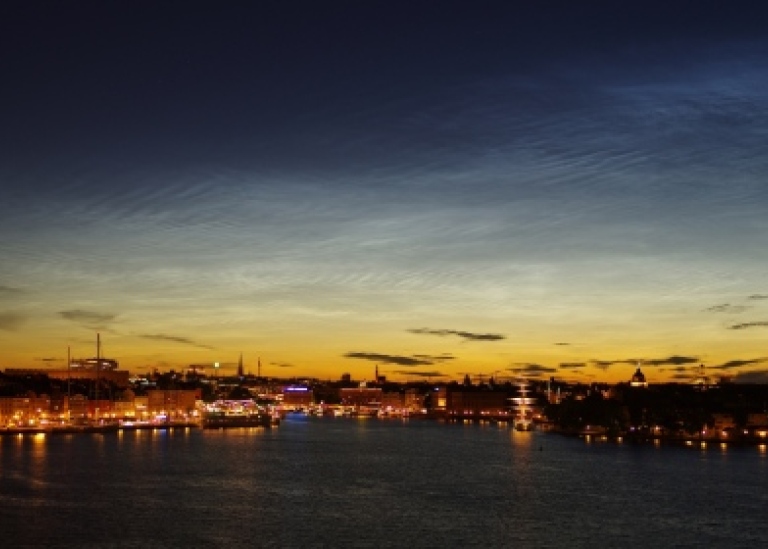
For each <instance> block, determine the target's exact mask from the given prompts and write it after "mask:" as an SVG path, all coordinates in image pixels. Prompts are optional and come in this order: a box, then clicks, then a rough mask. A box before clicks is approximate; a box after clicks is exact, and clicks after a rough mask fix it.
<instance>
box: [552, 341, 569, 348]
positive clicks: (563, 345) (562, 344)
mask: <svg viewBox="0 0 768 549" xmlns="http://www.w3.org/2000/svg"><path fill="white" fill-rule="evenodd" d="M555 345H560V346H561V347H565V346H566V345H570V343H562V342H558V343H555Z"/></svg>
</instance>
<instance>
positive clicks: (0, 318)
mask: <svg viewBox="0 0 768 549" xmlns="http://www.w3.org/2000/svg"><path fill="white" fill-rule="evenodd" d="M26 320H27V317H26V316H25V315H23V314H21V313H13V312H8V313H0V330H5V331H6V332H14V331H16V330H18V329H19V328H20V327H21V325H22V324H24V322H26Z"/></svg>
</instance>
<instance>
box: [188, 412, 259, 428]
mask: <svg viewBox="0 0 768 549" xmlns="http://www.w3.org/2000/svg"><path fill="white" fill-rule="evenodd" d="M273 424H274V422H273V419H272V416H271V415H269V414H262V413H253V414H250V413H235V414H232V413H229V414H228V413H224V412H208V413H206V414H205V415H203V418H202V421H201V422H200V426H201V427H202V428H203V429H228V428H234V427H267V428H269V427H271V426H272V425H273Z"/></svg>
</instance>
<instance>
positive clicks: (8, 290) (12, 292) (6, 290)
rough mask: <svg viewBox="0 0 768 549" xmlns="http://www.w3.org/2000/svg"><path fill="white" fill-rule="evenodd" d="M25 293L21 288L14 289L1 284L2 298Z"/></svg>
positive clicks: (0, 292)
mask: <svg viewBox="0 0 768 549" xmlns="http://www.w3.org/2000/svg"><path fill="white" fill-rule="evenodd" d="M23 293H24V291H23V290H21V289H19V288H14V287H13V286H4V285H1V284H0V298H2V297H9V296H16V295H21V294H23Z"/></svg>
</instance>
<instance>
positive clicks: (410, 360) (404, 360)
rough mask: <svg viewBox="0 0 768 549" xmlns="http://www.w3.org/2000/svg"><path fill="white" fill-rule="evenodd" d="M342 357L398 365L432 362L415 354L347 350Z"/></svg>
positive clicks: (426, 364)
mask: <svg viewBox="0 0 768 549" xmlns="http://www.w3.org/2000/svg"><path fill="white" fill-rule="evenodd" d="M344 358H359V359H361V360H370V361H373V362H381V363H383V364H397V365H399V366H429V365H431V364H434V361H431V360H425V359H422V358H418V357H416V356H401V355H387V354H382V353H361V352H349V353H346V354H345V355H344Z"/></svg>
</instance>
